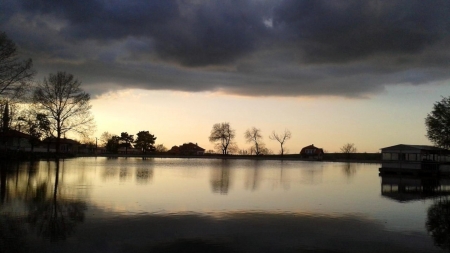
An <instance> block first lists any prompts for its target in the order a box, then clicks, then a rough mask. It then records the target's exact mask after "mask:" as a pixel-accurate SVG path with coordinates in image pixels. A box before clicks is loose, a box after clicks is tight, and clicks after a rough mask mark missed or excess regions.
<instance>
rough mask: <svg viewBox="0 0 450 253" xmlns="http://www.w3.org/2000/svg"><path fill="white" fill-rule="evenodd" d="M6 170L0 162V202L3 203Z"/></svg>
mask: <svg viewBox="0 0 450 253" xmlns="http://www.w3.org/2000/svg"><path fill="white" fill-rule="evenodd" d="M6 171H7V166H6V164H4V163H0V204H3V203H5V198H6Z"/></svg>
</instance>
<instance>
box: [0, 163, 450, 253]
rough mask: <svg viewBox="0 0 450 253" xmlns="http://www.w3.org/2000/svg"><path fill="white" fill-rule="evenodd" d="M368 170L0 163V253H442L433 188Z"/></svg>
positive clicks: (442, 222) (443, 218)
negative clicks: (0, 165) (385, 176)
mask: <svg viewBox="0 0 450 253" xmlns="http://www.w3.org/2000/svg"><path fill="white" fill-rule="evenodd" d="M379 167H380V165H379V164H348V163H327V162H304V161H258V160H221V159H160V158H154V159H147V160H142V159H139V158H128V159H126V158H118V159H107V158H77V159H71V160H64V161H62V160H61V161H59V162H58V163H56V162H55V161H50V162H47V161H39V162H33V163H30V162H26V163H18V164H3V165H2V168H1V172H2V173H1V178H0V179H1V180H0V182H1V187H0V190H1V191H0V193H1V195H0V197H1V199H0V247H1V249H2V250H0V251H1V252H445V250H446V249H447V248H448V246H449V245H450V236H449V235H450V222H449V219H450V204H449V203H450V202H449V201H447V197H446V196H445V195H446V194H445V193H446V190H447V188H446V187H445V185H446V184H445V181H444V180H441V181H439V180H434V181H432V183H428V181H425V180H423V179H415V178H381V177H379V175H378V168H379ZM430 185H431V186H430ZM438 195H439V196H438Z"/></svg>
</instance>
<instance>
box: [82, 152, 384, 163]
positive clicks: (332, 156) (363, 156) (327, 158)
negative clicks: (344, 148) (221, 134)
mask: <svg viewBox="0 0 450 253" xmlns="http://www.w3.org/2000/svg"><path fill="white" fill-rule="evenodd" d="M77 157H107V158H128V157H133V158H169V159H170V158H183V159H243V160H287V161H318V162H320V161H322V162H358V163H381V154H380V153H354V154H350V155H348V154H342V153H328V154H325V155H324V156H323V158H322V159H307V158H303V157H301V155H299V154H286V155H221V154H204V155H169V154H97V155H95V154H79V155H77Z"/></svg>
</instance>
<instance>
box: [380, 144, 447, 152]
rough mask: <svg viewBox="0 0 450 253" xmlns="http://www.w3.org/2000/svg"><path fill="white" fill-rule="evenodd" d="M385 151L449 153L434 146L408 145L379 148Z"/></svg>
mask: <svg viewBox="0 0 450 253" xmlns="http://www.w3.org/2000/svg"><path fill="white" fill-rule="evenodd" d="M387 149H419V150H425V151H446V152H449V150H447V149H445V148H438V147H434V146H429V145H410V144H398V145H394V146H390V147H385V148H381V150H387Z"/></svg>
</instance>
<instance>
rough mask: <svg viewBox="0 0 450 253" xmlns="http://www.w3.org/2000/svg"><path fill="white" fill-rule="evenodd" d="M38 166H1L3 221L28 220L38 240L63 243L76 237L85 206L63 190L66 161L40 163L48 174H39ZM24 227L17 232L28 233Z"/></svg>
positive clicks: (34, 164) (3, 164) (37, 163)
mask: <svg viewBox="0 0 450 253" xmlns="http://www.w3.org/2000/svg"><path fill="white" fill-rule="evenodd" d="M39 164H40V163H39V162H29V163H15V164H9V163H2V164H1V180H0V182H1V187H0V188H1V195H2V202H1V206H0V207H1V208H0V217H1V219H3V220H5V219H6V220H11V219H12V220H22V219H23V220H26V221H27V223H28V225H29V226H30V228H31V230H32V231H34V232H36V234H37V235H38V236H42V237H44V238H47V239H50V240H51V241H58V240H64V239H66V238H67V237H68V236H69V235H70V234H72V233H73V231H74V229H75V225H76V224H77V223H81V222H83V220H84V212H85V210H86V204H85V202H83V201H81V200H79V199H75V198H73V197H71V194H70V191H69V190H67V189H64V188H65V187H64V184H65V179H64V174H65V173H64V167H63V166H61V165H63V164H64V162H63V161H59V160H56V161H53V162H50V161H48V162H46V163H41V164H42V165H47V168H46V173H43V172H45V170H44V169H42V170H41V171H40V173H38V172H39ZM78 183H79V182H78ZM24 225H25V224H24V223H23V222H22V223H21V227H20V228H17V229H22V230H25V227H24ZM2 229H4V228H3V227H2V228H0V230H2ZM0 237H2V236H1V235H0Z"/></svg>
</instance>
